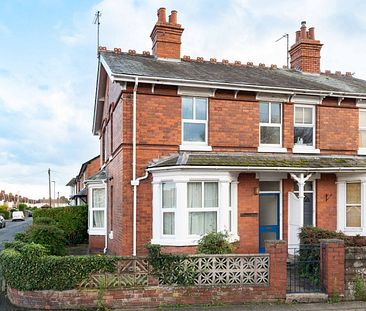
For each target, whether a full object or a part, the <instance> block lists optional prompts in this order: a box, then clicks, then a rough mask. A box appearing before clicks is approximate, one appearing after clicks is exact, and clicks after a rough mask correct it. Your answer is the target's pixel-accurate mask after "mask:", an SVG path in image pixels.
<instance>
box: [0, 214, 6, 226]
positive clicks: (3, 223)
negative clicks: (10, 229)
mask: <svg viewBox="0 0 366 311" xmlns="http://www.w3.org/2000/svg"><path fill="white" fill-rule="evenodd" d="M5 226H6V221H5V218H4V217H3V216H2V215H0V228H5Z"/></svg>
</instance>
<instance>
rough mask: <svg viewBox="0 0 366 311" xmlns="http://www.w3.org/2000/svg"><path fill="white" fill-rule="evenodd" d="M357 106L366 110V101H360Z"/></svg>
mask: <svg viewBox="0 0 366 311" xmlns="http://www.w3.org/2000/svg"><path fill="white" fill-rule="evenodd" d="M356 106H357V107H360V108H366V99H358V100H357V102H356Z"/></svg>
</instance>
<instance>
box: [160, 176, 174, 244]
mask: <svg viewBox="0 0 366 311" xmlns="http://www.w3.org/2000/svg"><path fill="white" fill-rule="evenodd" d="M165 184H172V185H174V189H175V207H171V208H165V207H163V202H164V199H163V197H164V194H163V193H164V185H165ZM160 189H161V190H160V194H161V197H160V202H161V203H160V205H161V220H160V221H161V232H160V234H161V236H162V237H163V238H172V237H175V236H176V233H177V229H176V221H175V220H176V214H177V185H176V183H175V182H173V181H164V182H162V183H161V187H160ZM164 213H174V234H164Z"/></svg>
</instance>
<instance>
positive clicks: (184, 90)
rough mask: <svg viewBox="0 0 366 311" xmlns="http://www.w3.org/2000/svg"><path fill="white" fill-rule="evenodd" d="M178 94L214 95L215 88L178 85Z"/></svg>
mask: <svg viewBox="0 0 366 311" xmlns="http://www.w3.org/2000/svg"><path fill="white" fill-rule="evenodd" d="M178 95H186V96H201V97H212V96H214V95H215V89H210V88H199V87H187V86H179V87H178Z"/></svg>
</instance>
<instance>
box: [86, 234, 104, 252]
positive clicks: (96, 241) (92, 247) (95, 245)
mask: <svg viewBox="0 0 366 311" xmlns="http://www.w3.org/2000/svg"><path fill="white" fill-rule="evenodd" d="M104 245H105V239H104V235H89V248H88V251H89V253H90V254H100V253H103V250H104Z"/></svg>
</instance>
